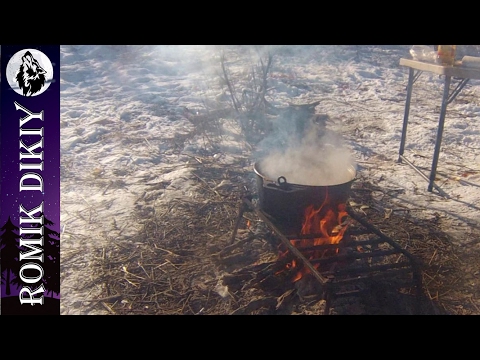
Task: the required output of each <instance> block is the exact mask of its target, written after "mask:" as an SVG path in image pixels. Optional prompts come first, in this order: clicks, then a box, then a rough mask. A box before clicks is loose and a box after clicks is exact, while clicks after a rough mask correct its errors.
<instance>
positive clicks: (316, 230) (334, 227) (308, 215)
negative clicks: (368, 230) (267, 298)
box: [287, 191, 348, 282]
mask: <svg viewBox="0 0 480 360" xmlns="http://www.w3.org/2000/svg"><path fill="white" fill-rule="evenodd" d="M347 215H348V213H347V211H346V204H345V203H339V204H332V202H331V201H330V199H329V196H328V191H327V194H326V196H325V200H324V201H323V203H322V205H321V206H320V207H318V209H316V208H315V206H313V205H309V206H307V208H306V209H305V214H304V220H303V223H302V230H301V233H300V234H301V235H314V236H315V235H318V237H316V236H315V237H313V238H311V239H294V240H290V242H291V244H292V245H293V246H295V247H296V248H297V249H299V250H300V251H302V249H304V251H302V254H303V255H304V256H305V257H306V258H307V259H308V260H312V259H319V258H322V257H326V256H329V255H334V254H336V253H337V252H338V249H326V250H325V249H322V250H315V249H314V250H312V249H310V248H311V247H313V246H318V245H327V244H338V243H340V241H341V240H342V239H343V235H344V233H345V231H346V230H347V228H348V222H345V218H346V217H347ZM296 267H298V262H297V261H295V260H292V261H291V262H290V263H289V264H287V269H293V268H296ZM314 267H315V268H316V269H318V264H315V265H314ZM309 272H310V270H309V269H308V268H307V267H302V268H301V269H299V271H298V273H297V274H296V276H295V277H294V279H293V282H296V281H298V280H300V279H301V278H302V277H303V276H304V275H305V274H308V273H309Z"/></svg>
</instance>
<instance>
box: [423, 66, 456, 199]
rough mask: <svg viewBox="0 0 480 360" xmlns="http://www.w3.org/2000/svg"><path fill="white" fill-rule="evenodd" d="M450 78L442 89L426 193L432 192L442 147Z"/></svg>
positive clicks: (447, 77) (446, 79)
mask: <svg viewBox="0 0 480 360" xmlns="http://www.w3.org/2000/svg"><path fill="white" fill-rule="evenodd" d="M450 81H451V76H445V85H444V88H443V99H442V108H441V109H440V118H439V120H438V129H437V139H436V140H435V152H434V153H433V162H432V169H431V171H430V183H429V184H428V191H430V192H432V189H433V183H434V182H435V175H436V173H437V164H438V156H439V154H440V146H441V145H442V136H443V126H444V123H445V114H446V112H447V105H448V94H449V92H450Z"/></svg>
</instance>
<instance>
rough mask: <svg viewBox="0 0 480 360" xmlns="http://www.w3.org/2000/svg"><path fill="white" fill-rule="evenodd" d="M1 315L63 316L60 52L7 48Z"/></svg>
mask: <svg viewBox="0 0 480 360" xmlns="http://www.w3.org/2000/svg"><path fill="white" fill-rule="evenodd" d="M0 71H1V81H0V97H1V108H0V135H1V139H0V160H1V161H0V174H1V177H0V200H1V208H0V264H1V275H2V278H1V281H2V282H1V314H2V315H12V314H18V315H29V314H32V315H59V314H60V45H21V46H20V45H2V53H1V70H0Z"/></svg>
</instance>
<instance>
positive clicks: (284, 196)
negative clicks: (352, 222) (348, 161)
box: [254, 162, 356, 235]
mask: <svg viewBox="0 0 480 360" xmlns="http://www.w3.org/2000/svg"><path fill="white" fill-rule="evenodd" d="M345 170H346V171H347V172H348V175H349V176H350V177H351V179H350V180H349V181H347V182H345V183H341V184H329V185H323V186H311V185H299V184H292V183H289V182H288V179H286V178H285V177H284V176H280V177H278V178H277V179H276V180H273V179H269V178H268V177H266V176H265V175H264V174H262V169H261V163H260V162H257V163H255V165H254V171H255V174H256V181H257V191H258V197H259V200H260V209H261V210H262V211H264V212H265V213H267V214H268V215H269V216H270V217H271V218H272V221H274V223H275V224H276V225H277V226H279V227H280V228H281V230H282V231H284V232H285V233H287V234H288V235H295V234H299V233H300V231H301V229H302V223H303V220H304V215H305V209H306V208H307V207H308V206H309V205H313V206H314V207H315V208H316V209H317V208H319V207H320V206H321V205H322V204H323V203H324V200H325V199H326V197H327V195H328V200H329V203H330V204H340V203H345V202H346V201H347V200H348V197H349V195H350V190H351V187H352V183H353V182H354V181H355V176H356V170H355V168H354V167H353V166H350V167H349V168H348V169H345Z"/></svg>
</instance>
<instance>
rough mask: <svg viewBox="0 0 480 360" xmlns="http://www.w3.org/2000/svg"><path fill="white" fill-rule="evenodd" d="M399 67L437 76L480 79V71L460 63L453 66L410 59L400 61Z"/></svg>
mask: <svg viewBox="0 0 480 360" xmlns="http://www.w3.org/2000/svg"><path fill="white" fill-rule="evenodd" d="M400 65H401V66H407V67H410V68H412V69H417V70H420V71H429V72H432V73H434V74H438V75H446V76H454V77H457V78H463V79H480V69H476V68H468V67H465V66H462V64H461V62H459V61H457V62H455V65H454V66H443V65H439V64H434V63H429V62H425V61H418V60H412V59H403V58H402V59H400Z"/></svg>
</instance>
